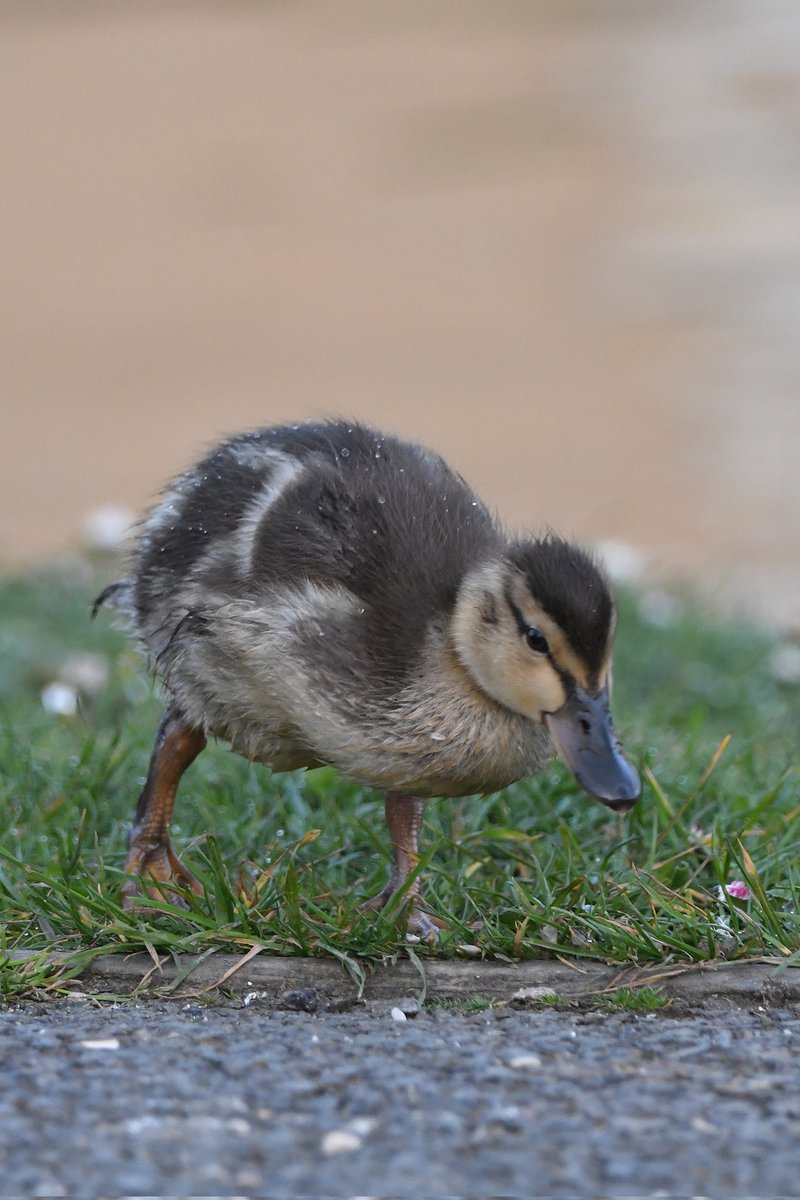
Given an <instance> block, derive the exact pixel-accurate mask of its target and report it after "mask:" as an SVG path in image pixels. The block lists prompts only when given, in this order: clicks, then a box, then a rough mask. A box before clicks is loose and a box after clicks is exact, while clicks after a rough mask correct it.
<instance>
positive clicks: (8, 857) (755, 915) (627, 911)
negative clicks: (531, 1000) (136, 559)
mask: <svg viewBox="0 0 800 1200" xmlns="http://www.w3.org/2000/svg"><path fill="white" fill-rule="evenodd" d="M110 578H113V567H109V566H108V565H106V566H105V567H104V568H103V569H102V571H98V570H96V569H93V568H92V567H91V566H89V565H87V564H85V563H82V562H80V561H78V560H75V561H73V562H70V563H67V564H62V565H61V566H60V567H58V568H53V569H51V570H49V571H42V572H39V573H34V574H29V575H27V576H25V577H19V578H9V579H6V580H5V581H3V582H0V922H1V923H2V932H1V933H0V996H5V997H6V998H9V997H13V996H18V995H24V994H28V995H30V994H37V993H38V992H41V991H43V990H46V989H48V988H58V987H60V986H61V985H62V984H63V982H64V980H65V979H66V977H67V976H68V975H69V974H70V973H74V972H76V971H78V970H79V969H80V968H81V966H82V965H83V964H84V963H85V962H86V961H87V960H88V959H89V958H91V957H92V956H93V955H96V954H99V953H103V952H128V951H130V950H134V949H142V948H147V947H152V948H155V949H158V950H160V951H165V952H168V953H172V954H175V955H178V954H181V955H183V954H187V953H204V952H214V950H215V949H219V948H223V949H224V948H227V949H229V950H232V951H237V952H242V953H244V952H246V951H247V950H249V949H251V948H252V947H253V946H261V947H264V948H265V949H266V950H267V951H269V952H272V953H276V954H284V955H299V954H322V955H327V956H334V957H337V958H339V959H340V960H341V961H342V962H343V963H344V964H345V966H347V967H348V968H349V969H350V970H351V971H352V972H353V974H354V975H355V976H356V977H360V975H363V970H364V963H365V962H368V961H369V960H374V959H378V958H381V957H384V956H387V955H396V954H400V955H405V954H407V953H408V952H409V951H410V950H411V948H410V947H409V946H408V943H407V942H406V941H405V939H404V936H403V932H402V928H400V927H398V925H397V924H396V922H395V921H394V920H393V919H389V918H388V917H386V916H384V915H382V914H378V915H375V914H368V915H365V914H362V912H361V911H360V909H359V902H360V901H361V900H363V899H365V898H366V897H369V896H371V895H372V894H374V893H375V892H377V891H378V890H380V887H381V886H382V884H383V882H384V880H385V877H386V874H387V871H388V861H389V846H388V838H387V835H386V832H385V829H384V826H383V818H382V812H381V805H380V801H379V799H378V797H377V796H376V795H375V794H374V793H372V792H369V791H366V790H364V789H362V788H360V787H357V786H355V785H353V784H352V783H350V782H349V781H347V780H345V779H342V778H340V777H339V776H337V775H336V773H335V772H334V771H332V770H328V769H323V770H319V771H316V772H310V773H308V774H302V773H296V774H286V775H281V776H275V777H273V776H271V775H270V773H269V772H268V771H266V770H265V769H263V768H259V767H251V766H249V765H248V764H247V763H246V762H244V761H243V760H241V759H239V758H237V757H236V756H234V755H232V754H230V753H229V752H228V751H227V749H226V748H225V747H224V746H221V745H218V746H211V747H210V748H209V749H208V750H207V751H205V752H204V754H202V755H201V756H200V758H199V759H198V761H197V762H196V763H195V764H194V765H193V766H192V767H191V768H190V770H189V772H188V773H187V776H186V779H185V783H184V785H183V787H182V789H181V793H180V794H179V797H178V806H177V812H176V824H175V826H174V827H173V834H174V837H173V840H174V843H175V845H176V848H177V849H178V851H179V852H180V853H181V854H182V856H184V858H185V860H186V861H187V863H188V864H189V865H191V868H192V870H193V871H195V872H196V873H197V874H198V875H199V876H200V877H201V879H202V880H203V882H204V885H205V888H206V891H205V895H204V896H203V897H201V898H195V899H192V900H191V901H190V908H189V909H188V910H186V909H183V908H181V907H179V906H177V905H176V904H175V903H172V902H171V900H172V899H175V898H174V897H170V896H168V895H167V896H165V898H164V900H161V901H150V902H148V907H147V911H146V912H144V913H141V912H139V913H131V912H127V911H125V910H123V909H122V907H121V906H120V903H119V888H120V885H121V882H122V876H121V867H122V863H123V859H124V850H125V838H126V833H127V827H128V823H129V820H130V818H131V815H132V812H133V809H134V807H135V803H136V799H137V795H138V792H139V790H140V788H141V784H142V781H143V777H144V774H145V771H146V766H147V760H148V756H149V752H150V748H151V744H152V739H153V735H154V732H155V728H156V725H157V722H158V718H159V714H160V702H159V699H158V696H157V693H156V689H155V687H154V685H153V684H152V682H151V681H150V680H149V679H148V678H147V676H146V674H145V673H144V672H143V670H142V668H141V666H140V664H139V662H138V659H137V657H136V654H135V653H134V651H133V650H132V649H131V647H130V645H129V644H128V642H127V640H126V639H125V638H124V637H122V636H121V635H120V634H118V633H116V632H114V630H113V629H111V627H110V625H109V621H108V618H107V616H105V615H101V616H100V617H99V618H98V620H97V621H96V622H95V623H94V624H93V625H92V624H90V622H89V620H88V604H89V600H90V598H91V596H92V594H93V592H94V591H95V590H97V589H98V588H99V586H101V585H102V584H103V583H104V582H107V581H108V579H110ZM646 611H647V608H646V607H643V606H642V605H641V604H640V603H639V602H638V601H637V599H636V598H635V597H633V596H624V597H622V601H621V614H620V628H619V635H618V651H617V656H616V669H615V709H616V717H617V724H618V727H619V729H620V731H622V732H623V734H624V737H625V742H626V745H627V747H628V749H629V751H630V753H631V754H632V757H633V758H634V759H635V760H636V761H638V762H639V764H640V766H641V767H642V769H643V771H644V773H645V778H646V779H647V785H646V787H645V794H644V797H643V800H642V802H641V804H640V805H639V806H638V808H637V809H636V810H635V811H634V812H633V813H631V814H629V815H628V816H626V817H617V816H614V815H613V814H611V813H610V812H609V811H607V810H606V809H604V808H602V807H601V806H600V805H598V804H596V803H594V802H592V801H590V800H589V799H588V798H587V797H585V796H584V795H583V794H582V793H581V792H580V790H579V789H578V787H577V786H576V785H575V783H574V782H573V780H572V779H571V778H570V776H569V775H568V773H567V772H566V770H564V769H563V768H562V767H561V766H560V765H559V764H557V763H555V764H553V766H552V767H551V768H550V769H548V770H547V771H546V772H544V773H543V774H542V775H540V776H539V777H537V778H536V779H534V780H530V781H525V782H522V783H518V784H516V785H514V786H513V787H511V788H509V789H507V790H506V791H505V792H503V793H502V794H499V795H491V796H485V797H469V798H466V799H464V800H460V801H456V802H453V801H441V802H432V803H431V804H429V806H428V812H427V819H426V828H425V836H424V845H425V851H426V853H425V859H424V861H423V864H422V869H423V871H424V872H425V875H426V896H427V900H428V903H429V905H430V907H431V909H432V911H433V912H435V913H436V914H437V915H438V916H440V917H442V918H443V919H444V920H445V921H446V922H447V923H448V926H449V928H448V930H447V931H446V932H445V933H444V934H443V936H442V938H441V941H440V944H439V945H438V946H437V947H427V946H416V947H414V948H413V950H411V953H412V954H415V955H428V954H436V955H442V956H448V955H456V954H458V953H459V950H458V947H459V946H461V945H464V944H468V945H470V946H477V947H478V948H479V950H480V952H481V954H483V955H484V956H485V957H488V958H492V957H494V958H500V959H508V960H516V959H520V958H531V957H537V956H542V955H551V956H552V955H558V956H561V957H564V958H581V957H589V958H595V959H602V960H605V961H608V962H614V963H653V962H659V963H661V962H671V963H675V962H677V963H682V962H683V963H692V962H707V961H710V960H713V959H718V958H752V957H754V956H765V955H766V956H770V957H772V958H775V959H777V960H780V961H785V962H790V961H795V962H796V961H798V958H800V915H798V914H799V910H800V905H799V904H798V900H799V899H800V866H798V864H799V863H800V853H798V851H799V850H800V788H798V778H799V777H798V749H797V745H798V743H797V730H796V712H797V699H798V696H797V691H798V689H797V686H796V685H794V686H787V685H781V684H780V683H779V682H778V681H777V680H776V679H775V678H774V677H773V675H772V673H771V671H770V667H769V661H770V654H771V653H772V651H773V649H774V643H773V641H772V640H771V639H770V637H769V636H767V635H766V634H764V633H762V632H759V631H757V630H755V629H753V628H750V627H748V626H746V625H741V624H732V623H721V622H719V621H716V620H713V619H712V618H711V617H709V616H708V615H707V614H704V613H703V612H701V611H700V609H699V608H697V607H696V606H693V605H691V604H688V605H685V606H683V607H682V608H681V611H680V612H679V613H678V614H677V617H676V619H675V620H674V621H673V622H672V623H671V624H670V625H669V626H668V627H660V626H656V625H653V624H650V623H648V621H647V620H646V619H645V616H644V615H643V614H645V613H646ZM86 653H91V654H93V655H97V656H100V657H99V659H98V662H99V664H100V666H102V665H103V663H104V662H107V663H108V666H109V669H110V678H109V681H108V684H107V686H105V687H103V688H102V690H101V691H100V692H99V693H98V694H97V695H95V696H94V697H84V699H83V700H82V703H81V705H80V708H79V711H78V712H77V713H76V714H75V715H74V716H58V715H52V714H48V713H46V712H45V711H44V709H43V707H42V703H41V690H42V688H43V686H44V685H45V684H46V683H47V682H48V681H50V680H52V679H53V678H54V677H55V676H56V675H57V674H58V673H59V671H60V670H62V669H63V664H64V660H65V659H67V658H68V657H70V656H74V655H76V654H86ZM734 879H738V880H743V881H745V882H746V883H747V884H748V886H749V888H750V890H751V893H752V898H751V899H749V900H738V899H736V898H734V897H732V896H729V895H728V894H727V893H726V892H725V891H724V885H725V884H726V883H728V882H730V881H732V880H734ZM54 949H57V950H60V951H64V952H67V955H68V957H67V959H66V960H64V962H63V963H62V965H61V966H60V967H58V968H54V966H53V963H52V960H51V958H50V957H49V955H50V953H51V951H53V950H54ZM14 951H25V952H28V953H29V954H30V955H31V957H29V958H28V959H27V960H26V961H25V962H24V963H20V962H19V961H15V960H14V959H12V957H11V952H14Z"/></svg>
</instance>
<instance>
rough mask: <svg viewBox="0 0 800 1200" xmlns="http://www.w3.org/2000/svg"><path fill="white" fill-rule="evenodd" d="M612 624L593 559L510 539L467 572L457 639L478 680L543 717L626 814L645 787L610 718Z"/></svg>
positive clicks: (602, 793)
mask: <svg viewBox="0 0 800 1200" xmlns="http://www.w3.org/2000/svg"><path fill="white" fill-rule="evenodd" d="M615 624H616V612H615V609H614V601H613V599H612V596H611V592H610V589H609V586H608V583H607V582H606V580H605V579H604V577H603V575H602V573H601V572H600V570H599V569H598V567H597V565H596V564H595V562H594V561H593V560H592V558H591V557H590V555H588V554H587V553H586V552H585V551H583V550H581V549H580V548H579V547H577V546H575V545H574V544H573V543H571V542H567V541H564V540H562V539H561V538H557V537H554V536H548V537H545V538H541V539H536V540H529V541H518V542H514V543H512V544H511V545H510V546H509V547H508V549H507V551H506V553H505V554H504V555H503V556H501V557H497V558H493V559H491V560H489V561H487V562H484V563H483V564H481V565H480V566H478V567H476V568H474V569H473V570H472V571H470V572H469V573H468V574H467V576H466V577H465V579H464V581H463V582H462V584H461V587H460V589H459V593H458V597H457V600H456V605H455V611H454V614H453V622H452V636H453V642H454V645H455V649H456V653H457V654H458V656H459V658H460V660H461V663H462V665H463V666H464V667H465V668H466V670H467V671H468V672H469V674H470V675H471V676H472V678H473V680H474V681H475V683H476V684H477V685H478V686H479V687H480V688H481V689H482V690H483V691H484V692H486V693H487V694H488V695H489V696H491V697H492V699H494V700H496V701H498V702H499V703H500V704H503V705H505V706H506V707H507V708H510V709H512V710H513V711H514V712H518V713H522V714H523V715H524V716H526V717H529V718H530V719H531V720H534V721H541V722H543V723H544V725H545V726H546V727H547V730H548V732H549V734H550V736H551V738H552V739H553V742H554V743H555V747H556V749H557V751H558V753H559V754H560V756H561V758H563V760H564V762H565V763H566V764H567V766H568V767H569V769H570V770H571V771H572V773H573V775H574V776H575V778H576V779H577V781H578V783H579V784H580V785H581V787H583V788H584V789H585V790H586V791H587V792H588V793H589V794H590V795H591V796H594V797H595V798H596V799H598V800H601V801H602V802H603V804H607V805H608V806H609V807H610V808H613V809H617V810H625V809H628V808H631V807H632V805H634V804H635V803H636V801H637V800H638V798H639V794H640V791H641V787H640V783H639V776H638V774H637V773H636V771H635V770H634V768H633V767H632V766H631V765H630V763H629V762H628V761H627V760H626V759H625V757H624V756H623V754H622V750H621V748H620V745H619V741H618V739H617V736H616V733H615V730H614V726H613V723H612V720H611V710H610V707H609V688H610V682H611V648H612V643H613V638H614V627H615Z"/></svg>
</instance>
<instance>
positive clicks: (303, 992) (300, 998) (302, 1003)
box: [278, 988, 319, 1013]
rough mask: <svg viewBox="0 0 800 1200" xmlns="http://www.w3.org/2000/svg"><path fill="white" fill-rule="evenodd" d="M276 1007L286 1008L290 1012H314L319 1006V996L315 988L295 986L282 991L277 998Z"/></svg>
mask: <svg viewBox="0 0 800 1200" xmlns="http://www.w3.org/2000/svg"><path fill="white" fill-rule="evenodd" d="M278 1008H288V1009H289V1011H290V1012H307V1013H313V1012H316V1011H317V1009H318V1008H319V996H318V995H317V990H316V988H295V989H294V990H293V991H291V992H284V993H283V995H282V996H280V997H279V999H278Z"/></svg>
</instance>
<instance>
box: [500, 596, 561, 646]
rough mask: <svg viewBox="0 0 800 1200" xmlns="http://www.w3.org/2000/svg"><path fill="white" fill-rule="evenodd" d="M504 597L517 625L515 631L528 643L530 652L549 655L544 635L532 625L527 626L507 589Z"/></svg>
mask: <svg viewBox="0 0 800 1200" xmlns="http://www.w3.org/2000/svg"><path fill="white" fill-rule="evenodd" d="M504 595H505V601H506V604H507V605H508V607H509V608H510V609H511V612H512V614H513V617H514V620H515V621H516V623H517V629H518V630H519V632H520V634H521V635H522V637H524V638H525V641H526V642H527V643H528V645H529V646H530V648H531V650H535V651H536V652H537V653H538V654H549V653H550V647H549V646H548V644H547V638H546V637H545V636H544V634H543V633H540V632H539V630H538V629H534V628H533V626H532V625H529V624H528V622H527V621H526V620H525V618H524V617H523V615H522V613H521V612H520V611H519V609H518V608H517V606H516V604H515V603H514V601H513V600H512V598H511V593H510V591H509V590H508V588H506V590H505V593H504Z"/></svg>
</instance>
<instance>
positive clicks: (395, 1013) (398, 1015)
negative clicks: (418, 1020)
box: [390, 1008, 408, 1021]
mask: <svg viewBox="0 0 800 1200" xmlns="http://www.w3.org/2000/svg"><path fill="white" fill-rule="evenodd" d="M390 1016H391V1018H392V1020H393V1021H407V1020H408V1017H407V1016H406V1014H405V1013H404V1012H403V1010H402V1008H393V1009H392V1011H391V1014H390Z"/></svg>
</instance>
